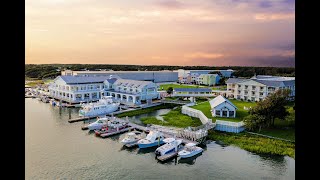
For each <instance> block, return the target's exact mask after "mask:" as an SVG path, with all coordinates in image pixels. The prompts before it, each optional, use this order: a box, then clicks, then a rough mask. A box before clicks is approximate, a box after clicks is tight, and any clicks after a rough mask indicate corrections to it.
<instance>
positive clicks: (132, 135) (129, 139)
mask: <svg viewBox="0 0 320 180" xmlns="http://www.w3.org/2000/svg"><path fill="white" fill-rule="evenodd" d="M145 136H146V134H145V133H142V132H140V131H132V132H128V133H127V134H126V136H125V138H123V139H122V140H121V143H122V144H123V145H132V144H135V143H137V142H138V141H139V140H140V139H142V138H145Z"/></svg>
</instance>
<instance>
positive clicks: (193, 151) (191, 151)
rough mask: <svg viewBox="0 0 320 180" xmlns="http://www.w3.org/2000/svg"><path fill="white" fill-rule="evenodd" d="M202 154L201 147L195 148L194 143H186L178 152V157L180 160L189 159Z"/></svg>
mask: <svg viewBox="0 0 320 180" xmlns="http://www.w3.org/2000/svg"><path fill="white" fill-rule="evenodd" d="M202 152H203V149H202V148H201V147H198V146H196V144H195V143H188V144H186V145H185V147H184V149H183V150H182V151H179V152H178V156H180V157H181V158H189V157H192V156H195V155H197V154H200V153H202Z"/></svg>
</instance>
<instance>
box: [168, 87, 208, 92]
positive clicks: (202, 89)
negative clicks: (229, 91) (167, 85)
mask: <svg viewBox="0 0 320 180" xmlns="http://www.w3.org/2000/svg"><path fill="white" fill-rule="evenodd" d="M173 90H174V91H178V92H212V89H210V88H174V89H173Z"/></svg>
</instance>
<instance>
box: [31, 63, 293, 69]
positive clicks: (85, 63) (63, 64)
mask: <svg viewBox="0 0 320 180" xmlns="http://www.w3.org/2000/svg"><path fill="white" fill-rule="evenodd" d="M25 65H110V66H118V65H121V66H169V67H173V66H180V67H198V66H203V67H257V68H269V67H272V68H295V66H250V65H249V66H230V65H228V66H218V65H215V66H213V65H212V66H209V65H197V66H196V65H195V66H192V65H141V64H89V63H83V64H79V63H72V64H69V63H67V64H64V63H43V64H25Z"/></svg>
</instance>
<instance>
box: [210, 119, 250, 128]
mask: <svg viewBox="0 0 320 180" xmlns="http://www.w3.org/2000/svg"><path fill="white" fill-rule="evenodd" d="M216 124H217V125H218V124H219V125H227V126H233V127H242V126H244V123H243V122H242V121H241V122H230V121H222V120H216Z"/></svg>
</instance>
